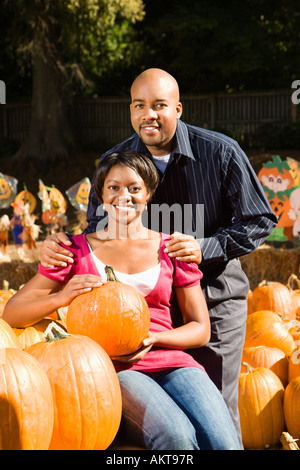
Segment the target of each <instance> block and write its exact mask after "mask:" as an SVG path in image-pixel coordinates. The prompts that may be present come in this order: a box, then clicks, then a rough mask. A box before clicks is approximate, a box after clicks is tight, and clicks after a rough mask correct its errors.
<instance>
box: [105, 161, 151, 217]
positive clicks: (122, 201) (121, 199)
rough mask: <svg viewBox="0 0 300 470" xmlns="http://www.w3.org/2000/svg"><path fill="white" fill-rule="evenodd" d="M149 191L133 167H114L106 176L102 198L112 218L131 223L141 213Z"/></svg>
mask: <svg viewBox="0 0 300 470" xmlns="http://www.w3.org/2000/svg"><path fill="white" fill-rule="evenodd" d="M148 197H149V191H148V189H147V188H146V186H145V183H144V181H143V179H142V178H141V177H140V176H139V175H138V173H136V172H135V171H134V170H132V169H131V168H128V167H126V166H123V165H115V166H114V167H112V168H111V169H110V171H109V173H108V175H107V176H106V178H105V181H104V185H103V191H102V200H103V204H104V205H105V209H106V211H107V213H108V215H109V217H110V218H113V219H115V220H117V221H118V222H121V223H126V224H128V223H130V222H132V221H133V220H135V219H136V218H137V217H139V216H140V215H141V213H142V212H143V210H144V209H145V206H146V204H147V199H148Z"/></svg>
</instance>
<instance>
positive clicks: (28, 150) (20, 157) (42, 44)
mask: <svg viewBox="0 0 300 470" xmlns="http://www.w3.org/2000/svg"><path fill="white" fill-rule="evenodd" d="M51 39H52V42H51V41H50V38H49V37H45V35H44V37H43V35H42V33H41V31H39V32H38V33H36V34H35V36H34V39H33V42H32V46H31V58H32V76H33V82H32V85H33V86H32V107H31V119H30V124H29V129H28V134H27V137H26V139H25V141H24V143H23V144H22V146H21V148H20V149H19V150H18V152H17V154H16V155H15V156H14V159H15V160H17V161H18V164H20V163H21V164H22V163H25V161H26V164H27V165H28V163H29V162H30V161H32V160H35V161H36V160H39V163H40V164H41V163H42V164H43V165H44V167H45V166H48V165H53V163H55V161H59V162H60V163H61V162H62V161H65V162H66V163H67V162H68V161H69V160H70V151H71V150H72V149H73V148H74V146H75V139H74V135H73V131H72V130H71V127H70V125H69V120H68V113H67V105H68V103H67V100H66V99H65V96H66V91H65V89H64V82H65V75H64V70H63V66H61V64H60V62H59V57H57V52H56V51H57V49H56V45H54V43H53V38H51ZM53 46H54V47H53Z"/></svg>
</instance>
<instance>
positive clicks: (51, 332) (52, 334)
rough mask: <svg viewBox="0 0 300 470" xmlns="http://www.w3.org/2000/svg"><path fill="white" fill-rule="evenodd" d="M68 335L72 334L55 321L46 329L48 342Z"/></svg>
mask: <svg viewBox="0 0 300 470" xmlns="http://www.w3.org/2000/svg"><path fill="white" fill-rule="evenodd" d="M68 336H71V335H70V334H69V333H67V332H66V331H65V330H63V329H62V328H61V327H60V326H58V325H57V323H55V322H51V323H50V324H49V325H48V326H47V328H46V331H45V341H47V342H48V343H51V342H54V341H58V340H60V339H63V338H67V337H68Z"/></svg>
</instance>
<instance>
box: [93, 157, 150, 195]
mask: <svg viewBox="0 0 300 470" xmlns="http://www.w3.org/2000/svg"><path fill="white" fill-rule="evenodd" d="M116 165H124V166H126V167H128V168H131V169H132V170H134V171H135V172H136V173H137V174H138V175H139V176H140V177H141V178H142V180H143V181H144V183H145V186H146V188H147V190H148V191H149V193H150V198H151V197H152V195H153V194H154V192H155V190H156V188H157V185H158V183H159V174H158V171H157V169H156V167H155V165H154V163H153V162H152V160H151V159H150V158H149V157H146V156H145V155H143V154H141V153H139V152H136V151H134V150H124V151H120V152H114V153H111V154H109V155H106V156H105V157H103V158H101V159H100V162H99V164H98V167H97V169H96V172H95V177H94V188H95V194H96V196H97V198H98V199H99V201H100V203H102V202H103V201H102V191H103V185H104V181H105V178H106V177H107V175H108V173H109V172H110V170H111V168H112V167H114V166H116Z"/></svg>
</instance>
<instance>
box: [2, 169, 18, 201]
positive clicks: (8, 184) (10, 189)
mask: <svg viewBox="0 0 300 470" xmlns="http://www.w3.org/2000/svg"><path fill="white" fill-rule="evenodd" d="M17 184H18V180H17V179H16V178H13V177H12V176H8V175H4V174H3V173H0V209H6V208H7V207H10V204H11V203H12V202H13V200H14V199H15V197H16V193H17Z"/></svg>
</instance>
